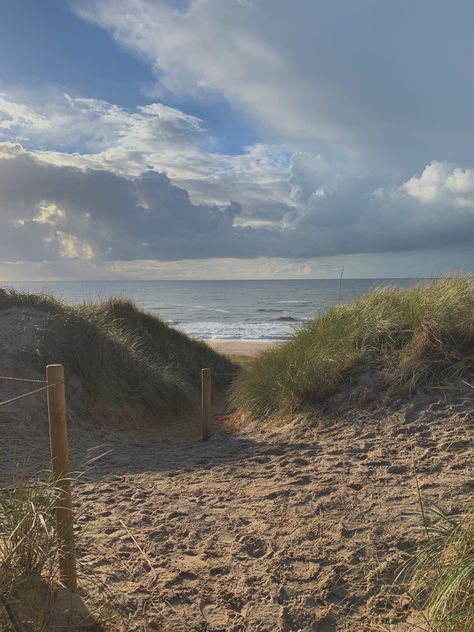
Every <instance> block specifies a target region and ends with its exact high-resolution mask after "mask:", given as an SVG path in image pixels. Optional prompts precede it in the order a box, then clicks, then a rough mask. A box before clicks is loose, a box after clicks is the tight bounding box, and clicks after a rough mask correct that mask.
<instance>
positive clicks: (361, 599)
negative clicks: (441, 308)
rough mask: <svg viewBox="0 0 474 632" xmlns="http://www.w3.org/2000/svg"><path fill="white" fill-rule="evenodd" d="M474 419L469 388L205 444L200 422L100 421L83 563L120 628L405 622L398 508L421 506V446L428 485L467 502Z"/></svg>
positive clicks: (83, 496) (87, 496)
mask: <svg viewBox="0 0 474 632" xmlns="http://www.w3.org/2000/svg"><path fill="white" fill-rule="evenodd" d="M472 421H473V419H472V397H470V394H465V395H463V397H460V398H458V399H456V400H453V401H452V402H451V403H450V404H446V403H445V402H443V401H438V400H435V399H434V400H431V401H424V402H422V403H421V404H419V405H416V404H415V405H414V406H412V407H410V408H404V409H400V410H398V411H394V410H392V411H379V412H378V413H376V414H369V413H358V414H356V413H350V414H348V415H347V417H346V418H345V419H341V420H339V421H338V422H333V423H332V425H330V426H329V427H326V429H319V430H316V429H311V428H307V427H306V428H305V427H304V426H302V425H301V423H294V424H293V425H292V426H290V427H287V428H285V429H283V430H281V431H278V432H260V431H259V430H257V429H249V430H247V431H246V432H242V433H240V434H230V433H220V434H217V435H214V436H213V437H212V438H211V440H210V441H209V442H208V443H207V444H202V443H199V442H194V439H195V438H197V437H196V435H194V438H193V436H192V427H193V425H192V424H190V426H189V428H188V438H187V440H185V441H184V442H183V441H181V442H177V440H176V437H175V436H172V428H171V427H170V429H169V430H170V435H169V440H166V437H165V436H162V437H161V438H154V437H148V438H142V439H138V440H137V439H136V438H133V437H132V436H127V435H117V434H114V435H112V434H108V433H102V436H101V437H99V438H100V440H101V442H103V443H105V444H107V446H108V447H110V448H111V449H112V450H113V451H112V452H111V453H109V454H108V455H107V456H105V457H104V458H103V459H101V460H100V461H98V462H97V465H96V466H95V467H94V468H93V469H92V470H90V471H89V472H88V474H87V475H86V476H85V480H84V482H83V483H81V484H79V485H76V489H75V497H76V501H77V505H78V511H79V512H80V514H81V516H80V519H79V556H80V560H81V565H82V567H83V568H84V569H85V570H86V574H87V575H89V576H90V577H92V578H93V581H94V584H95V585H97V580H101V581H102V582H104V584H106V585H107V588H108V590H109V591H110V592H111V593H112V594H113V595H115V596H116V598H117V603H119V604H120V606H119V605H117V604H116V605H115V606H114V607H115V608H116V609H117V611H119V612H120V613H121V615H122V616H124V617H126V618H127V620H126V622H123V623H122V624H120V623H118V622H116V623H115V624H114V629H117V630H119V629H122V630H161V629H165V630H182V631H185V630H186V631H188V630H189V631H194V630H195V631H197V630H208V631H212V632H217V631H223V632H224V631H226V632H227V631H240V630H248V631H263V630H265V631H266V630H268V631H273V630H312V631H320V632H330V631H336V630H337V631H347V632H349V631H350V632H354V631H358V630H374V629H378V628H375V627H373V623H370V624H369V621H371V622H374V621H380V622H383V623H384V624H385V625H389V624H395V623H396V622H402V621H403V620H404V618H405V614H404V609H403V608H404V607H406V606H407V603H405V604H404V603H403V600H400V599H399V598H397V597H396V596H390V595H389V592H388V590H387V588H386V586H385V583H386V581H387V579H389V578H390V577H393V573H394V571H395V569H396V567H397V564H398V563H399V561H400V559H401V557H402V556H403V550H404V549H406V547H407V537H408V536H407V533H406V528H407V521H406V520H405V521H404V520H403V519H402V517H401V516H402V514H404V513H406V512H407V511H408V510H412V509H414V508H415V507H416V488H415V480H414V475H413V469H412V460H413V456H414V457H415V459H416V463H417V469H418V472H419V482H420V485H421V488H422V491H423V493H424V494H427V495H428V496H429V497H430V498H431V499H434V500H436V501H438V502H442V503H443V504H444V505H445V506H447V507H448V508H453V507H456V506H457V507H462V506H463V503H464V502H465V501H466V500H467V498H468V497H469V496H470V495H472V471H471V472H470V471H468V464H469V454H470V452H469V450H470V448H471V447H472V446H471V445H470V444H469V439H468V438H469V437H470V436H472V435H471V432H472ZM195 430H196V428H195ZM76 441H77V447H76V448H75V450H74V453H75V454H76V455H78V458H79V456H80V454H81V449H83V447H82V448H81V444H82V442H83V441H84V438H83V437H81V440H80V441H79V440H76ZM469 477H471V478H469ZM131 536H133V538H134V539H135V541H134V540H133V538H132V537H131ZM138 547H141V549H142V551H143V552H142V553H141V552H140V551H139V550H138ZM92 592H93V593H95V598H94V599H95V600H96V601H98V600H99V599H100V595H99V594H98V592H97V588H96V587H95V588H94V589H92ZM102 597H103V595H102ZM390 629H405V628H398V627H397V628H395V627H391V628H390ZM407 629H413V628H412V627H409V628H407Z"/></svg>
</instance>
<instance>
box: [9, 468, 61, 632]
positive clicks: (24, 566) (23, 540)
mask: <svg viewBox="0 0 474 632" xmlns="http://www.w3.org/2000/svg"><path fill="white" fill-rule="evenodd" d="M58 498H59V492H58V490H57V489H56V488H55V487H54V485H53V484H52V477H51V476H50V475H48V474H46V475H45V476H44V477H42V478H38V479H37V480H36V481H33V482H31V481H29V480H28V478H27V476H26V473H25V472H24V471H22V470H19V472H18V473H17V475H16V476H15V478H14V479H13V480H12V482H11V485H10V486H9V487H6V488H4V489H1V490H0V622H2V621H3V625H4V627H2V629H5V630H7V629H23V627H21V626H22V625H23V624H26V623H29V622H31V621H34V622H35V625H36V626H37V627H36V628H34V629H43V628H44V627H45V626H46V625H47V622H48V620H49V617H50V615H51V609H52V603H53V590H52V587H53V584H54V583H55V577H56V575H57V568H58V559H59V553H60V551H59V548H58V545H57V539H56V532H55V526H54V525H55V520H54V509H55V505H56V503H57V500H58Z"/></svg>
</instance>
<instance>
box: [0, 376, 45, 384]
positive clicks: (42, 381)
mask: <svg viewBox="0 0 474 632" xmlns="http://www.w3.org/2000/svg"><path fill="white" fill-rule="evenodd" d="M0 380H11V381H12V382H35V383H36V384H46V380H29V379H27V378H26V377H6V376H5V375H0Z"/></svg>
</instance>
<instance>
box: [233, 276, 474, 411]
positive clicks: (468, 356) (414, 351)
mask: <svg viewBox="0 0 474 632" xmlns="http://www.w3.org/2000/svg"><path fill="white" fill-rule="evenodd" d="M473 369H474V279H473V278H472V277H470V276H467V275H462V274H457V275H455V276H451V277H444V278H441V279H438V280H436V281H433V282H431V283H428V284H420V285H417V286H416V287H413V288H411V289H406V290H401V289H398V288H395V287H385V288H380V289H376V290H374V291H372V292H370V293H368V294H366V295H365V296H363V297H361V298H359V299H357V300H355V301H354V302H353V303H350V304H347V305H340V306H337V307H333V308H332V309H331V310H329V311H328V312H326V313H325V314H323V315H322V316H319V317H317V318H315V319H314V320H313V321H311V322H309V323H308V324H307V325H306V326H305V327H304V328H303V329H301V330H300V331H299V332H297V333H296V334H295V336H294V337H293V338H292V339H291V340H290V341H289V342H288V343H286V344H285V345H282V346H281V347H278V348H276V349H271V350H269V351H266V352H264V353H263V354H262V355H260V356H259V357H258V358H257V359H256V361H255V362H254V364H253V365H252V366H251V367H250V368H249V369H248V370H247V371H245V372H244V373H242V375H241V376H239V378H238V380H237V381H236V385H235V389H234V397H235V400H236V403H237V404H238V405H239V406H241V407H242V408H244V409H246V410H247V412H248V413H250V415H251V416H254V417H262V416H263V417H265V416H271V415H273V414H275V413H279V414H291V413H295V412H298V411H304V410H308V409H311V408H314V407H315V406H320V405H324V404H326V403H327V402H328V400H330V398H331V397H332V396H333V395H335V394H336V393H337V392H338V391H339V392H340V390H341V389H342V388H349V389H351V387H352V385H353V384H354V383H355V382H356V380H357V377H358V376H360V375H361V374H362V373H364V374H365V375H366V377H367V375H368V376H369V378H370V379H369V381H370V380H372V382H376V389H372V390H377V391H378V393H380V394H385V395H390V394H401V393H407V392H412V391H415V390H416V389H418V388H420V387H428V386H435V385H436V386H441V385H446V384H453V383H455V382H456V380H459V379H460V378H462V377H463V376H469V375H470V374H472V372H473Z"/></svg>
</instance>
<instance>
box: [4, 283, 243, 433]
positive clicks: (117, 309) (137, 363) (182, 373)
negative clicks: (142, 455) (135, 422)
mask: <svg viewBox="0 0 474 632" xmlns="http://www.w3.org/2000/svg"><path fill="white" fill-rule="evenodd" d="M12 308H20V309H29V310H32V309H34V310H39V311H40V312H42V313H44V314H46V316H47V318H46V319H45V321H44V324H43V325H42V329H41V332H40V334H39V337H40V341H39V342H40V344H39V347H38V352H37V353H36V355H35V354H34V350H33V349H32V350H31V353H30V352H28V355H27V356H25V357H24V358H23V361H24V362H25V363H26V364H28V363H34V364H35V366H36V367H37V368H40V369H41V370H44V367H45V365H46V364H48V363H62V364H64V365H65V370H66V376H67V378H66V379H68V378H71V377H72V376H76V377H78V378H80V380H81V384H82V387H83V389H84V393H85V396H86V401H85V402H84V403H85V405H86V407H87V409H88V410H89V411H90V410H91V407H96V408H95V409H94V413H97V407H100V406H105V407H109V411H108V416H110V407H112V408H113V409H114V410H115V411H116V414H117V416H121V417H124V416H125V417H127V415H129V416H130V415H132V416H133V418H134V419H143V418H150V419H155V420H156V419H166V418H170V417H173V416H176V415H180V414H182V413H185V412H187V411H190V410H191V409H192V408H193V407H194V408H195V407H196V406H197V405H198V403H199V399H200V389H201V386H200V384H201V368H204V367H209V368H211V369H212V373H213V381H214V385H215V386H216V387H217V388H218V389H222V388H224V387H226V386H227V385H228V384H229V383H230V381H231V379H232V373H233V372H234V371H235V369H236V367H235V365H234V364H233V363H232V362H230V361H229V360H228V359H226V358H225V357H223V356H221V355H219V354H217V353H215V352H214V351H213V350H212V349H211V348H210V347H208V346H207V345H205V344H204V343H202V342H199V341H197V340H193V339H191V338H189V337H188V336H186V335H185V334H184V333H181V332H179V331H177V330H175V329H173V328H171V327H169V326H168V325H166V323H164V322H163V321H162V320H161V319H159V318H157V317H155V316H152V315H150V314H147V313H145V312H143V311H142V310H140V309H138V308H137V307H136V306H135V305H134V304H133V303H132V302H130V301H128V300H126V299H121V298H112V299H109V300H107V301H105V302H103V303H84V304H80V305H72V306H71V305H67V304H65V303H63V302H61V301H58V300H56V299H54V298H52V297H51V296H48V295H36V294H28V293H23V292H17V291H15V290H13V289H2V288H0V312H1V311H2V310H8V309H12ZM30 313H31V312H30Z"/></svg>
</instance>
